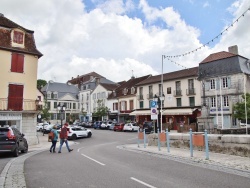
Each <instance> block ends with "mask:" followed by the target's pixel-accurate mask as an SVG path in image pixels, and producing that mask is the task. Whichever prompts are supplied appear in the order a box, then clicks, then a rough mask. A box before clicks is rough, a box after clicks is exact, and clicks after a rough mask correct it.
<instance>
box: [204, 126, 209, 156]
mask: <svg viewBox="0 0 250 188" xmlns="http://www.w3.org/2000/svg"><path fill="white" fill-rule="evenodd" d="M205 147H206V160H208V159H209V148H208V136H207V130H206V129H205Z"/></svg>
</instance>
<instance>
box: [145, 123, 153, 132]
mask: <svg viewBox="0 0 250 188" xmlns="http://www.w3.org/2000/svg"><path fill="white" fill-rule="evenodd" d="M143 129H145V133H146V134H149V133H151V132H152V131H153V130H154V125H153V122H152V121H145V122H144V123H143Z"/></svg>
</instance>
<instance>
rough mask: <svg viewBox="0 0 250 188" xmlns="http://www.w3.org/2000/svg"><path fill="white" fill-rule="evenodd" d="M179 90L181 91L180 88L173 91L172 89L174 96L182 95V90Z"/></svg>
mask: <svg viewBox="0 0 250 188" xmlns="http://www.w3.org/2000/svg"><path fill="white" fill-rule="evenodd" d="M181 91H182V90H175V91H174V96H175V97H177V96H182V94H181V93H182V92H181Z"/></svg>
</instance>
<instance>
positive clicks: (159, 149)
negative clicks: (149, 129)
mask: <svg viewBox="0 0 250 188" xmlns="http://www.w3.org/2000/svg"><path fill="white" fill-rule="evenodd" d="M157 134H158V151H161V148H160V147H161V146H160V135H159V129H157Z"/></svg>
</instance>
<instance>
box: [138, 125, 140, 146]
mask: <svg viewBox="0 0 250 188" xmlns="http://www.w3.org/2000/svg"><path fill="white" fill-rule="evenodd" d="M139 133H140V130H139V129H138V131H137V144H138V148H139V147H140V145H139V144H140V139H139Z"/></svg>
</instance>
